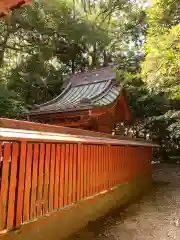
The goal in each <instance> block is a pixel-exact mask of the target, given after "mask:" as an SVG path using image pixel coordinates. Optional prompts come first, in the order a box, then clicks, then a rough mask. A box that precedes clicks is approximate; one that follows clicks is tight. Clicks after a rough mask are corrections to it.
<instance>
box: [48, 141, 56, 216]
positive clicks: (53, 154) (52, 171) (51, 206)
mask: <svg viewBox="0 0 180 240" xmlns="http://www.w3.org/2000/svg"><path fill="white" fill-rule="evenodd" d="M55 161H56V145H55V144H52V145H51V158H50V184H49V211H50V212H52V211H53V210H54V176H55Z"/></svg>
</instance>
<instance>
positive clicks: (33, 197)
mask: <svg viewBox="0 0 180 240" xmlns="http://www.w3.org/2000/svg"><path fill="white" fill-rule="evenodd" d="M39 146H40V145H39V144H37V143H36V144H34V146H33V147H34V148H33V150H34V151H33V172H32V186H31V206H30V220H33V219H35V218H36V210H37V205H36V200H37V179H38V178H37V175H38V162H39Z"/></svg>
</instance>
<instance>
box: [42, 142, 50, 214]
mask: <svg viewBox="0 0 180 240" xmlns="http://www.w3.org/2000/svg"><path fill="white" fill-rule="evenodd" d="M45 148H46V149H45V173H44V174H45V175H44V193H43V199H44V213H47V212H48V209H49V208H48V206H49V176H50V174H49V169H50V154H51V145H50V144H46V146H45Z"/></svg>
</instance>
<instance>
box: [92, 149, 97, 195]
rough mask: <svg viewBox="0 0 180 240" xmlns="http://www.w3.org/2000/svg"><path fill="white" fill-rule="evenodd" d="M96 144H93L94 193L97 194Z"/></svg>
mask: <svg viewBox="0 0 180 240" xmlns="http://www.w3.org/2000/svg"><path fill="white" fill-rule="evenodd" d="M95 147H96V146H94V145H93V146H92V182H93V184H92V188H93V189H92V195H94V194H95V192H96V168H95V163H96V148H95Z"/></svg>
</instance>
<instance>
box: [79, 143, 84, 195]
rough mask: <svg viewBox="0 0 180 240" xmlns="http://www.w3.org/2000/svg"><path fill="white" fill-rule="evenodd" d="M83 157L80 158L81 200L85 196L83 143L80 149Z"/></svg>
mask: <svg viewBox="0 0 180 240" xmlns="http://www.w3.org/2000/svg"><path fill="white" fill-rule="evenodd" d="M80 154H81V158H80V179H81V180H80V200H82V199H83V197H84V176H83V173H84V146H83V145H81V150H80Z"/></svg>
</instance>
